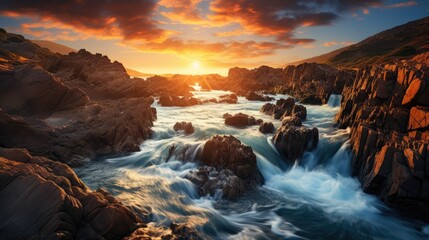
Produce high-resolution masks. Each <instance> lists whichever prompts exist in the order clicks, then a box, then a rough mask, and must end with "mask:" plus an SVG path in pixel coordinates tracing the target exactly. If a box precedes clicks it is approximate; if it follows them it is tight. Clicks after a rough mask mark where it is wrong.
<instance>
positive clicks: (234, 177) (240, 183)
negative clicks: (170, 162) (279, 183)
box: [186, 136, 264, 198]
mask: <svg viewBox="0 0 429 240" xmlns="http://www.w3.org/2000/svg"><path fill="white" fill-rule="evenodd" d="M199 158H200V161H201V163H202V164H204V165H206V166H202V167H200V168H199V169H198V171H196V172H195V171H191V172H190V173H189V174H188V175H187V176H186V178H187V179H189V180H190V181H192V182H193V183H194V184H196V185H197V186H198V189H199V192H200V194H203V195H206V194H210V195H214V194H215V193H216V192H217V191H219V190H220V191H222V193H223V197H226V198H236V197H239V196H241V195H243V194H244V193H245V192H247V191H249V190H252V189H254V188H255V187H256V186H259V185H261V184H262V183H263V182H264V179H263V177H262V175H261V173H260V172H259V170H258V168H257V165H256V156H255V154H254V153H253V151H252V148H251V147H249V146H245V145H243V144H241V142H240V141H239V140H238V139H236V138H235V137H233V136H215V137H213V138H212V139H210V140H208V141H207V142H206V143H205V145H204V148H203V151H202V154H201V156H200V157H199Z"/></svg>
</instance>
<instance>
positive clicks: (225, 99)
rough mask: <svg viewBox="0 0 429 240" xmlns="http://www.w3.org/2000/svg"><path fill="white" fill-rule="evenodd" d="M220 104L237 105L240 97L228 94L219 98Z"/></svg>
mask: <svg viewBox="0 0 429 240" xmlns="http://www.w3.org/2000/svg"><path fill="white" fill-rule="evenodd" d="M219 98H220V99H219V101H218V103H230V104H235V103H237V101H238V97H237V95H235V94H227V95H222V96H220V97H219Z"/></svg>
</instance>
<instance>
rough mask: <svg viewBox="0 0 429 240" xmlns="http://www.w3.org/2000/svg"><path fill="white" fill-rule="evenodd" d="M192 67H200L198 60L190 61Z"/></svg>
mask: <svg viewBox="0 0 429 240" xmlns="http://www.w3.org/2000/svg"><path fill="white" fill-rule="evenodd" d="M192 68H194V69H199V68H200V62H198V61H194V62H193V63H192Z"/></svg>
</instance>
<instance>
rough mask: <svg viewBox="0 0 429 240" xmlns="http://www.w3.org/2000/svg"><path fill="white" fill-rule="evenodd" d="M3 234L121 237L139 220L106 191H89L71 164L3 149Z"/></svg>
mask: <svg viewBox="0 0 429 240" xmlns="http://www.w3.org/2000/svg"><path fill="white" fill-rule="evenodd" d="M0 156H7V157H8V158H11V159H8V158H4V157H0V163H1V164H0V165H1V166H2V167H1V168H0V177H1V179H2V184H1V185H0V199H1V201H0V206H1V208H2V212H1V213H0V219H1V222H2V224H1V226H0V232H1V233H2V237H4V238H6V239H24V238H25V239H28V238H35V239H48V238H68V239H72V238H75V237H77V238H83V237H84V238H92V239H100V238H104V239H118V238H122V237H125V236H127V235H128V234H130V233H131V232H132V231H134V230H135V229H136V228H137V227H138V226H139V224H141V220H140V219H139V218H138V217H137V216H136V215H135V214H134V213H133V212H132V211H131V210H129V209H128V208H126V207H125V206H123V205H122V204H121V203H119V202H118V201H117V200H116V199H115V198H113V197H112V196H111V195H110V194H109V193H107V192H106V191H103V190H97V191H95V192H94V191H91V190H89V189H88V188H87V187H86V186H85V185H84V184H83V183H82V182H81V181H80V180H79V178H78V177H77V176H76V175H75V173H74V172H73V170H72V169H71V168H69V167H68V166H67V165H65V164H62V163H58V162H54V161H51V160H49V159H47V158H44V157H33V156H31V155H30V154H29V153H28V151H26V150H25V149H0Z"/></svg>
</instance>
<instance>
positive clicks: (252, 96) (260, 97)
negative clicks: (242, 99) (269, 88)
mask: <svg viewBox="0 0 429 240" xmlns="http://www.w3.org/2000/svg"><path fill="white" fill-rule="evenodd" d="M246 99H247V100H249V101H262V102H268V101H272V100H274V98H272V97H269V96H263V95H260V94H257V93H255V92H254V91H250V92H248V93H247V94H246Z"/></svg>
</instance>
